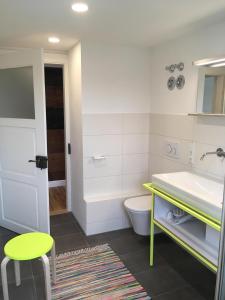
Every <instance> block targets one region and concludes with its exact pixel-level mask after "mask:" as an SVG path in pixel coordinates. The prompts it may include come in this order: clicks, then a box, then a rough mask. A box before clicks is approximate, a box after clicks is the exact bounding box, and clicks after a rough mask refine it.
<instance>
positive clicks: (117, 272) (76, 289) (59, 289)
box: [52, 244, 151, 300]
mask: <svg viewBox="0 0 225 300" xmlns="http://www.w3.org/2000/svg"><path fill="white" fill-rule="evenodd" d="M56 269H57V282H56V284H55V285H53V287H52V300H59V299H60V300H72V299H73V300H75V299H99V300H111V299H132V300H133V299H151V298H150V297H149V296H148V295H147V293H146V292H145V290H144V289H143V287H142V286H141V285H140V284H139V283H138V282H137V281H136V279H135V278H134V276H133V275H131V273H130V272H129V271H128V270H127V268H126V267H125V266H124V264H123V263H122V261H121V260H120V259H119V257H118V256H117V255H116V254H115V253H114V252H113V251H112V249H111V248H110V247H109V246H108V245H107V244H106V245H101V246H96V247H93V248H88V249H82V250H78V251H74V252H68V253H65V254H61V255H59V256H57V259H56Z"/></svg>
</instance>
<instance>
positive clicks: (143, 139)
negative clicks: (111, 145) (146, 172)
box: [123, 134, 149, 154]
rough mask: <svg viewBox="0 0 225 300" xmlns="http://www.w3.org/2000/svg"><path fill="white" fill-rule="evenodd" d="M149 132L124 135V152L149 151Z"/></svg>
mask: <svg viewBox="0 0 225 300" xmlns="http://www.w3.org/2000/svg"><path fill="white" fill-rule="evenodd" d="M148 151H149V135H148V134H129V135H124V136H123V154H134V153H148Z"/></svg>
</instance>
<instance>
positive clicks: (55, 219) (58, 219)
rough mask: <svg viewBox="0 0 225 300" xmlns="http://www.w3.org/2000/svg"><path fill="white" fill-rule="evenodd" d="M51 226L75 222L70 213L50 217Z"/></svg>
mask: <svg viewBox="0 0 225 300" xmlns="http://www.w3.org/2000/svg"><path fill="white" fill-rule="evenodd" d="M50 221H51V225H58V224H60V225H61V224H63V223H69V222H74V221H75V222H76V220H75V218H74V216H73V214H72V213H71V212H69V213H66V214H61V215H55V216H51V217H50Z"/></svg>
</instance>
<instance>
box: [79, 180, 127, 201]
mask: <svg viewBox="0 0 225 300" xmlns="http://www.w3.org/2000/svg"><path fill="white" fill-rule="evenodd" d="M121 193H122V177H121V176H110V177H101V178H89V179H84V198H88V197H97V196H98V195H99V196H102V195H105V196H106V197H108V196H110V195H120V194H121Z"/></svg>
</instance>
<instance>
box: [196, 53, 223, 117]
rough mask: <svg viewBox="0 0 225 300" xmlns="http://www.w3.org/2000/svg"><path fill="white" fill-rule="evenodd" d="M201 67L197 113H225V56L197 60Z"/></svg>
mask: <svg viewBox="0 0 225 300" xmlns="http://www.w3.org/2000/svg"><path fill="white" fill-rule="evenodd" d="M195 65H196V66H198V68H199V78H198V91H197V113H198V114H214V115H215V114H216V115H223V114H225V58H221V59H211V60H210V59H208V60H201V61H197V62H195Z"/></svg>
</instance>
